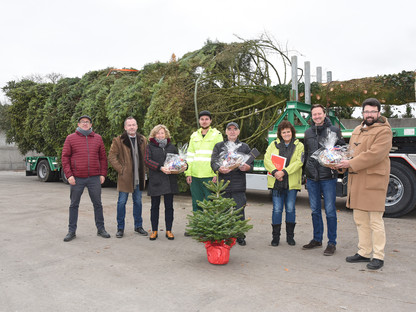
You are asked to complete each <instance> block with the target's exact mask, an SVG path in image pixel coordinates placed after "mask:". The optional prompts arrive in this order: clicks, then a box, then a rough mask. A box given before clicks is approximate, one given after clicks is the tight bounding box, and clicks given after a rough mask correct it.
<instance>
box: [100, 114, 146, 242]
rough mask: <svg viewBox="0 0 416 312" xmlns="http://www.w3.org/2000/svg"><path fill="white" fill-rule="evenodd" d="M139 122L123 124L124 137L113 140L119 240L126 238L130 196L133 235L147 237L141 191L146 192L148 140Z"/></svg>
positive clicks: (109, 156) (128, 118)
mask: <svg viewBox="0 0 416 312" xmlns="http://www.w3.org/2000/svg"><path fill="white" fill-rule="evenodd" d="M137 128H138V127H137V122H136V120H135V119H134V118H133V117H127V118H126V120H125V121H124V130H125V131H124V133H123V134H122V135H120V136H118V137H115V138H114V139H113V142H112V144H111V148H110V152H109V154H108V160H109V161H110V163H111V165H112V166H113V168H114V169H115V170H116V171H117V173H118V178H117V190H118V201H117V233H116V237H118V238H121V237H123V235H124V226H125V222H124V219H125V216H126V203H127V199H128V196H129V193H132V197H133V218H134V231H136V232H137V233H139V234H142V235H144V236H147V232H146V231H145V230H144V229H143V218H142V191H143V190H144V188H145V172H146V170H145V169H146V168H145V165H144V153H145V149H146V142H147V141H146V137H145V136H143V135H141V134H140V133H138V132H137Z"/></svg>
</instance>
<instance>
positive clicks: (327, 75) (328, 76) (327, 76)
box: [326, 71, 332, 83]
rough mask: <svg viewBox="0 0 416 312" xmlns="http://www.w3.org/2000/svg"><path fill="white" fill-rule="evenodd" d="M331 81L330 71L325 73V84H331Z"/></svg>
mask: <svg viewBox="0 0 416 312" xmlns="http://www.w3.org/2000/svg"><path fill="white" fill-rule="evenodd" d="M331 81H332V71H327V72H326V82H328V83H329V82H331Z"/></svg>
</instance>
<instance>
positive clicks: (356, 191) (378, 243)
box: [337, 98, 393, 270]
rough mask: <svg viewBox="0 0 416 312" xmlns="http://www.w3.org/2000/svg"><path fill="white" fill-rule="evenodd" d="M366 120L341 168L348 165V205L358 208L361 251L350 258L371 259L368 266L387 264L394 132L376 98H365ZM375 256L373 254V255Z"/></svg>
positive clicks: (372, 267) (354, 260) (353, 134)
mask: <svg viewBox="0 0 416 312" xmlns="http://www.w3.org/2000/svg"><path fill="white" fill-rule="evenodd" d="M362 106H363V117H364V120H363V122H362V123H361V124H360V125H359V126H357V127H356V128H355V129H354V131H353V132H352V136H351V139H350V146H351V148H352V151H353V155H354V157H353V159H351V160H343V161H341V163H340V164H339V165H338V166H337V167H338V168H347V169H348V172H349V174H348V197H347V207H348V208H351V209H353V210H354V222H355V224H356V226H357V232H358V252H357V253H356V254H355V255H354V256H350V257H347V258H346V261H347V262H352V263H355V262H369V263H368V264H367V268H368V269H371V270H378V269H380V268H381V267H383V265H384V247H385V245H386V232H385V229H384V221H383V213H384V210H385V201H386V193H387V188H388V185H389V179H390V158H389V152H390V149H391V147H392V138H393V134H392V131H391V128H390V124H389V122H388V121H387V118H385V117H383V116H381V114H380V108H381V105H380V102H379V101H378V100H377V99H375V98H369V99H366V100H365V101H364V102H363V105H362ZM371 256H372V257H371Z"/></svg>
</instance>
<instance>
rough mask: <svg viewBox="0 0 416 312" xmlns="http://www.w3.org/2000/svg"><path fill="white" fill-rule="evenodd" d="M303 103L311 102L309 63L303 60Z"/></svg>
mask: <svg viewBox="0 0 416 312" xmlns="http://www.w3.org/2000/svg"><path fill="white" fill-rule="evenodd" d="M305 103H306V104H311V63H310V62H308V61H306V62H305Z"/></svg>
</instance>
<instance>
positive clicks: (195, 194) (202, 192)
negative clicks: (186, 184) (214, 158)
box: [191, 177, 212, 211]
mask: <svg viewBox="0 0 416 312" xmlns="http://www.w3.org/2000/svg"><path fill="white" fill-rule="evenodd" d="M209 181H212V178H195V177H192V183H191V196H192V210H193V211H197V210H202V209H201V207H199V206H198V203H197V201H198V200H199V201H203V200H204V199H207V200H208V196H209V195H211V193H212V192H211V191H210V190H209V189H207V188H206V186H205V185H204V182H207V183H208V182H209Z"/></svg>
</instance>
